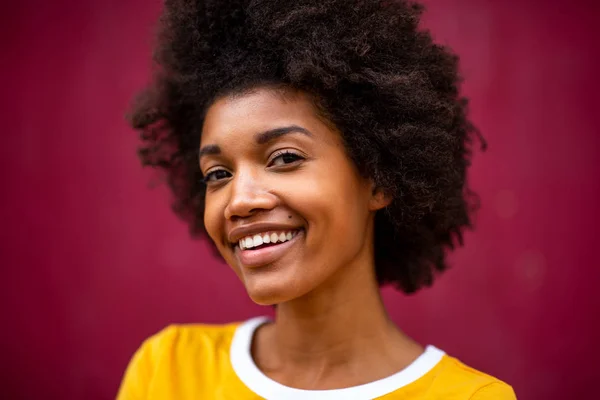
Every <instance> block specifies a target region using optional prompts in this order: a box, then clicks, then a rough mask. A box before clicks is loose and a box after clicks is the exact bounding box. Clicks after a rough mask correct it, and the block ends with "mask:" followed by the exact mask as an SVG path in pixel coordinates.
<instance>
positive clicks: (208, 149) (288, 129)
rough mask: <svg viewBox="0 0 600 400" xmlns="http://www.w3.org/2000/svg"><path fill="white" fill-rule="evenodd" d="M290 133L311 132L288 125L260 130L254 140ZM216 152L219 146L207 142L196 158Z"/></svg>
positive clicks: (267, 139) (263, 141) (268, 138)
mask: <svg viewBox="0 0 600 400" xmlns="http://www.w3.org/2000/svg"><path fill="white" fill-rule="evenodd" d="M290 133H302V134H304V135H306V136H312V133H311V132H310V131H309V130H308V129H304V128H302V127H301V126H298V125H290V126H283V127H280V128H274V129H269V130H268V131H264V132H260V133H258V134H256V135H255V137H254V140H255V141H256V143H257V144H266V143H268V142H270V141H273V140H275V139H277V138H279V137H281V136H284V135H287V134H290ZM216 154H221V148H220V147H219V146H218V145H216V144H209V145H206V146H204V147H202V148H201V149H200V151H199V152H198V159H201V158H202V157H203V156H207V155H216Z"/></svg>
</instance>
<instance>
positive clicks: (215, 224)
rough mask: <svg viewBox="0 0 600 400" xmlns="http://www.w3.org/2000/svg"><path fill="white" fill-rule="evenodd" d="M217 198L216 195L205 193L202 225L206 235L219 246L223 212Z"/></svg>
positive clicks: (221, 235) (221, 234)
mask: <svg viewBox="0 0 600 400" xmlns="http://www.w3.org/2000/svg"><path fill="white" fill-rule="evenodd" d="M218 200H219V199H218V197H216V196H214V195H211V194H208V193H207V195H206V200H205V203H204V226H205V227H206V231H207V232H208V236H210V238H211V239H212V241H213V242H215V244H216V245H217V247H220V246H221V239H222V237H223V222H224V219H223V215H224V214H223V207H222V206H221V205H220V202H219V201H218Z"/></svg>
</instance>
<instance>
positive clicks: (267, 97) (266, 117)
mask: <svg viewBox="0 0 600 400" xmlns="http://www.w3.org/2000/svg"><path fill="white" fill-rule="evenodd" d="M294 124H295V125H299V126H303V127H305V128H307V129H311V128H312V129H316V130H321V129H322V126H323V125H324V124H323V122H322V121H321V120H320V119H319V117H318V116H317V114H316V110H315V108H314V105H313V103H312V102H311V101H310V98H309V96H308V95H306V94H304V93H302V92H292V91H286V92H282V91H281V90H274V89H267V88H264V89H262V88H261V89H255V90H253V91H251V92H247V93H244V94H237V95H232V96H225V97H221V98H219V99H217V100H216V101H215V102H214V103H213V104H212V105H211V106H210V107H209V108H208V110H207V112H206V115H205V118H204V126H203V128H202V138H201V144H209V143H213V142H218V141H219V138H221V137H222V136H223V135H229V134H232V133H245V132H248V133H250V132H261V131H264V130H268V129H272V128H274V127H279V126H288V125H294Z"/></svg>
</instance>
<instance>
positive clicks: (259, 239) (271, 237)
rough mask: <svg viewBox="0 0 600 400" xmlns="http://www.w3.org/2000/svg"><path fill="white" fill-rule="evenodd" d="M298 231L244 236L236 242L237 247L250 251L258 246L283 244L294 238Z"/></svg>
mask: <svg viewBox="0 0 600 400" xmlns="http://www.w3.org/2000/svg"><path fill="white" fill-rule="evenodd" d="M298 232H299V231H297V230H296V231H286V232H279V233H276V232H266V233H260V234H256V235H252V236H246V237H243V238H241V239H240V240H239V241H238V245H239V247H240V249H241V250H246V249H251V248H253V247H257V246H260V245H261V244H263V243H278V242H279V243H283V242H287V241H288V240H291V239H292V238H294V237H295V236H296V235H297V234H298Z"/></svg>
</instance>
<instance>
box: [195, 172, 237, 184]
mask: <svg viewBox="0 0 600 400" xmlns="http://www.w3.org/2000/svg"><path fill="white" fill-rule="evenodd" d="M230 176H231V173H229V172H228V171H226V170H224V169H217V170H214V171H211V172H209V173H208V174H206V176H205V177H204V178H202V182H204V183H209V182H217V181H220V180H223V179H226V178H229V177H230Z"/></svg>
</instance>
